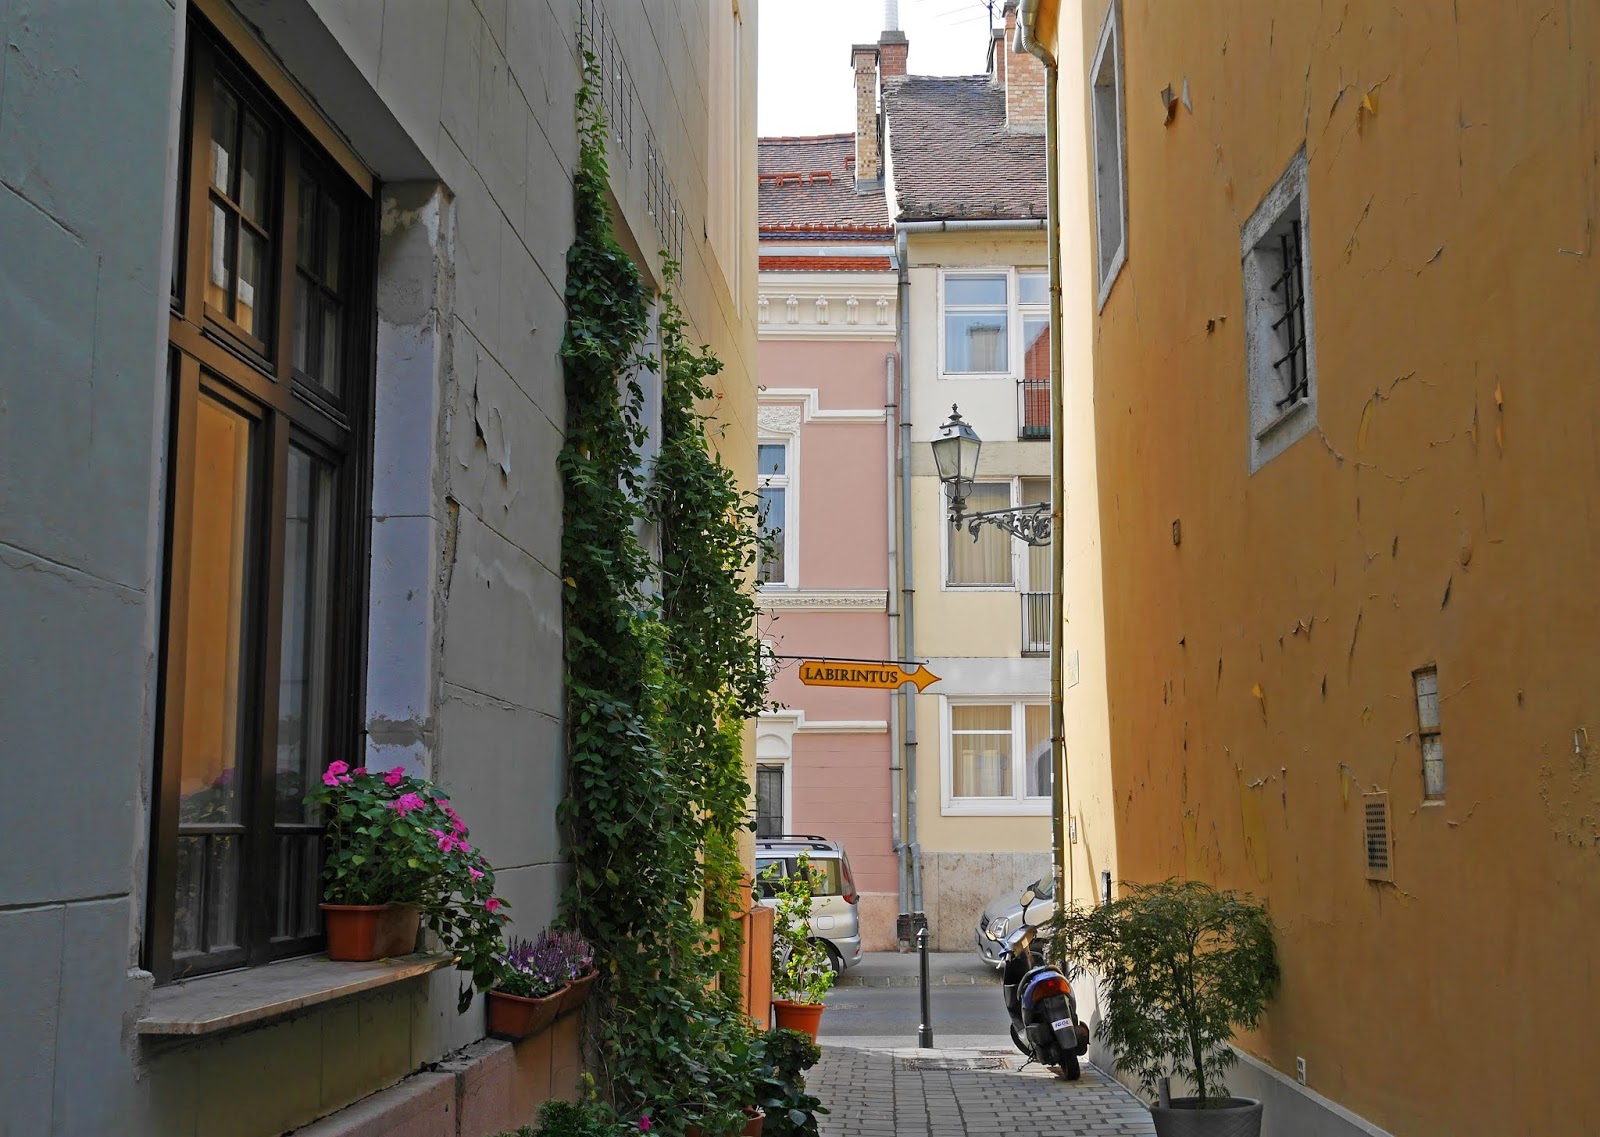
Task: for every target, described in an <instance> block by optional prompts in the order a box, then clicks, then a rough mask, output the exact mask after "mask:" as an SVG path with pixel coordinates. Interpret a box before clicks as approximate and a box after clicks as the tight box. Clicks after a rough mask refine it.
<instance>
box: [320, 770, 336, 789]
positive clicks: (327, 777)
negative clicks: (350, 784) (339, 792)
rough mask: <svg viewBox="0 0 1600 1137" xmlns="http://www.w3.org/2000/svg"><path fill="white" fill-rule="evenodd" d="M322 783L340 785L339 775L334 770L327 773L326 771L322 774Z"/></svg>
mask: <svg viewBox="0 0 1600 1137" xmlns="http://www.w3.org/2000/svg"><path fill="white" fill-rule="evenodd" d="M322 784H323V785H325V786H336V785H338V784H339V775H338V774H335V773H334V772H333V771H332V770H329V771H327V772H326V773H324V774H323V775H322Z"/></svg>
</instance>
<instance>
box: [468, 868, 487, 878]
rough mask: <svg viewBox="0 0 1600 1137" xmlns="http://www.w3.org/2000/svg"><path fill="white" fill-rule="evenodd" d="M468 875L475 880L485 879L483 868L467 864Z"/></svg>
mask: <svg viewBox="0 0 1600 1137" xmlns="http://www.w3.org/2000/svg"><path fill="white" fill-rule="evenodd" d="M467 875H468V876H470V877H471V878H472V879H473V880H482V879H483V870H482V869H475V868H473V867H472V866H470V865H469V866H467Z"/></svg>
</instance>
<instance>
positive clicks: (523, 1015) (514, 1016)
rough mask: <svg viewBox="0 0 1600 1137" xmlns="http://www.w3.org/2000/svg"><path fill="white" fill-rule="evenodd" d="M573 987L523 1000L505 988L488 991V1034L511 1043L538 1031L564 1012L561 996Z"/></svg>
mask: <svg viewBox="0 0 1600 1137" xmlns="http://www.w3.org/2000/svg"><path fill="white" fill-rule="evenodd" d="M571 989H572V988H571V987H570V986H568V987H563V988H562V989H561V990H559V991H557V992H555V994H553V995H546V996H545V997H544V998H542V999H524V998H523V997H522V996H521V995H512V994H510V993H508V992H506V991H490V992H489V1033H490V1034H492V1035H494V1037H496V1038H504V1039H509V1040H510V1041H512V1042H515V1041H517V1040H518V1039H522V1038H527V1037H528V1036H529V1035H530V1034H538V1033H539V1032H540V1031H541V1030H543V1029H544V1028H545V1027H547V1026H549V1025H550V1024H551V1023H553V1022H555V1021H556V1018H557V1017H558V1016H559V1015H560V1014H561V998H562V996H563V995H565V994H566V993H567V992H568V991H570V990H571Z"/></svg>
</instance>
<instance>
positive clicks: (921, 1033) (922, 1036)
mask: <svg viewBox="0 0 1600 1137" xmlns="http://www.w3.org/2000/svg"><path fill="white" fill-rule="evenodd" d="M917 957H918V958H917V965H918V967H919V968H920V969H921V973H922V974H921V986H922V1025H921V1026H919V1027H917V1045H918V1046H919V1047H921V1048H922V1049H924V1050H931V1049H933V1013H932V1010H931V1008H930V1006H929V1002H928V990H929V988H928V928H927V926H926V925H924V926H923V927H920V928H918V929H917Z"/></svg>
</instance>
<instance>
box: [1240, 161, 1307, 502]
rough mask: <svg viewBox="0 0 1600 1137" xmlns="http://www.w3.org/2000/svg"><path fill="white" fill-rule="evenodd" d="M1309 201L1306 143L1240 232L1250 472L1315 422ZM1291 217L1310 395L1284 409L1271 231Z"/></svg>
mask: <svg viewBox="0 0 1600 1137" xmlns="http://www.w3.org/2000/svg"><path fill="white" fill-rule="evenodd" d="M1308 201H1309V199H1308V198H1307V195H1306V151H1305V147H1304V146H1301V148H1300V149H1299V151H1297V152H1296V154H1295V156H1294V157H1293V158H1291V159H1290V160H1289V165H1288V166H1287V167H1286V168H1285V169H1284V171H1283V173H1282V174H1280V175H1279V176H1278V180H1277V182H1276V183H1274V185H1273V187H1272V188H1271V189H1270V190H1268V191H1267V193H1266V194H1265V196H1263V197H1262V199H1261V202H1260V204H1258V205H1257V206H1256V208H1255V210H1254V211H1253V212H1252V213H1251V214H1250V219H1249V220H1248V221H1246V222H1245V223H1244V225H1243V226H1242V227H1241V228H1240V230H1239V265H1240V276H1241V279H1242V281H1243V286H1244V337H1245V368H1246V370H1245V391H1246V401H1247V406H1246V413H1247V415H1248V421H1249V424H1250V472H1251V473H1252V474H1254V473H1255V472H1256V471H1257V470H1259V469H1261V467H1262V466H1264V465H1266V464H1267V463H1268V462H1270V461H1272V459H1274V458H1276V457H1277V456H1278V455H1279V454H1282V453H1283V452H1284V451H1285V450H1287V449H1288V448H1289V447H1290V446H1292V445H1294V443H1296V442H1298V441H1299V440H1300V439H1302V438H1304V437H1305V436H1306V435H1307V434H1309V433H1310V432H1311V430H1312V429H1313V428H1314V427H1315V426H1316V424H1317V338H1316V316H1315V309H1316V297H1315V296H1314V295H1313V292H1312V289H1313V284H1312V279H1313V273H1312V265H1311V224H1310V221H1311V211H1310V208H1309V204H1308ZM1296 214H1297V215H1298V216H1297V217H1296V216H1295V215H1296ZM1291 219H1296V220H1298V221H1299V222H1300V287H1301V290H1302V292H1303V303H1302V313H1301V318H1302V320H1303V327H1302V334H1303V336H1304V338H1305V378H1306V393H1305V396H1304V397H1303V398H1301V399H1300V400H1299V401H1298V402H1295V403H1293V404H1291V405H1290V406H1288V407H1285V408H1282V409H1281V410H1280V409H1279V408H1278V407H1277V406H1276V405H1275V401H1276V400H1277V399H1278V398H1279V397H1281V396H1282V393H1283V381H1282V380H1281V379H1280V378H1279V375H1278V372H1277V371H1276V370H1274V368H1273V366H1272V364H1273V360H1274V359H1276V358H1278V357H1279V356H1280V355H1281V354H1282V346H1281V343H1280V341H1279V338H1278V333H1277V332H1275V331H1274V330H1273V329H1272V327H1271V325H1272V322H1273V321H1274V320H1275V319H1277V318H1278V316H1279V315H1280V314H1281V312H1282V307H1281V305H1280V304H1279V303H1278V302H1277V301H1276V300H1275V294H1274V293H1272V292H1271V290H1270V287H1269V286H1270V281H1271V280H1272V278H1274V277H1275V276H1276V275H1277V273H1278V271H1281V269H1280V266H1281V264H1282V256H1281V254H1280V253H1277V252H1274V250H1273V248H1272V246H1273V245H1274V244H1275V241H1274V234H1276V233H1277V232H1278V231H1279V229H1280V228H1281V227H1282V226H1283V225H1284V224H1285V223H1286V222H1287V221H1288V220H1291Z"/></svg>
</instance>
